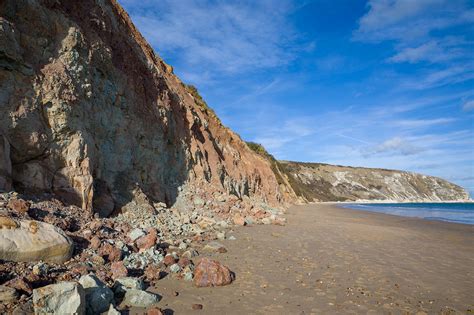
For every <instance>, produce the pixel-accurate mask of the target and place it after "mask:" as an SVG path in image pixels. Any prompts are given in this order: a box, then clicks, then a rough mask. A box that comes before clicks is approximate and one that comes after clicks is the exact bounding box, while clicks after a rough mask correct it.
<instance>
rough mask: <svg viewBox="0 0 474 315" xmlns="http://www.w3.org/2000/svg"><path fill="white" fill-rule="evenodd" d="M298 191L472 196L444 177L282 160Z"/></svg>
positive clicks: (328, 197) (334, 197)
mask: <svg viewBox="0 0 474 315" xmlns="http://www.w3.org/2000/svg"><path fill="white" fill-rule="evenodd" d="M279 165H280V167H281V168H282V169H283V171H284V173H285V174H286V176H287V177H288V179H289V181H290V183H291V186H292V187H293V189H294V190H295V192H296V193H297V194H298V195H299V196H301V197H303V198H304V199H306V200H307V201H356V200H389V201H395V202H406V201H416V202H420V201H428V202H430V201H434V202H436V201H449V200H455V201H459V200H468V199H469V194H468V193H467V192H466V191H465V190H464V189H463V188H462V187H459V186H457V185H455V184H453V183H450V182H448V181H446V180H444V179H441V178H438V177H433V176H426V175H421V174H416V173H410V172H403V171H393V170H385V169H374V168H363V167H347V166H336V165H328V164H320V163H298V162H286V161H280V162H279Z"/></svg>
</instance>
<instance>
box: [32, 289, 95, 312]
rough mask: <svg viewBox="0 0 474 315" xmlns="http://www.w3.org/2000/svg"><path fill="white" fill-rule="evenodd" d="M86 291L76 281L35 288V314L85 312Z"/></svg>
mask: <svg viewBox="0 0 474 315" xmlns="http://www.w3.org/2000/svg"><path fill="white" fill-rule="evenodd" d="M85 306H86V303H85V292H84V289H83V288H82V286H81V285H80V284H79V283H76V282H60V283H57V284H51V285H47V286H45V287H42V288H39V289H35V290H33V307H34V310H35V314H84V313H85V310H86V307H85Z"/></svg>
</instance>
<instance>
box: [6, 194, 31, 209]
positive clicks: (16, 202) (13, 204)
mask: <svg viewBox="0 0 474 315" xmlns="http://www.w3.org/2000/svg"><path fill="white" fill-rule="evenodd" d="M7 207H8V208H9V209H11V210H13V211H15V212H18V213H27V212H28V210H30V203H29V202H28V201H25V200H23V199H15V198H12V199H10V200H9V201H8V204H7Z"/></svg>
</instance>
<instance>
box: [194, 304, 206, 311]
mask: <svg viewBox="0 0 474 315" xmlns="http://www.w3.org/2000/svg"><path fill="white" fill-rule="evenodd" d="M202 307H203V306H202V304H193V305H192V308H193V310H202Z"/></svg>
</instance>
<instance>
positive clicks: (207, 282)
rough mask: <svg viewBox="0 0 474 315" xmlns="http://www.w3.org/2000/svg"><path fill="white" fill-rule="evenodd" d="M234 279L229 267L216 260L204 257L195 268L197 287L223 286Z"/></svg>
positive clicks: (195, 283)
mask: <svg viewBox="0 0 474 315" xmlns="http://www.w3.org/2000/svg"><path fill="white" fill-rule="evenodd" d="M232 281H233V275H232V273H231V271H230V270H229V268H227V267H226V266H224V265H222V264H221V263H219V262H218V261H216V260H212V259H209V258H206V257H205V258H202V259H201V261H200V262H199V263H198V264H197V266H196V267H195V269H194V285H195V286H197V287H213V286H223V285H227V284H230V283H231V282H232Z"/></svg>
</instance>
